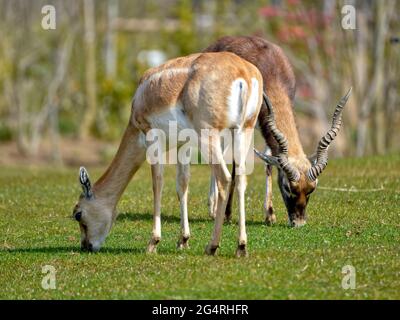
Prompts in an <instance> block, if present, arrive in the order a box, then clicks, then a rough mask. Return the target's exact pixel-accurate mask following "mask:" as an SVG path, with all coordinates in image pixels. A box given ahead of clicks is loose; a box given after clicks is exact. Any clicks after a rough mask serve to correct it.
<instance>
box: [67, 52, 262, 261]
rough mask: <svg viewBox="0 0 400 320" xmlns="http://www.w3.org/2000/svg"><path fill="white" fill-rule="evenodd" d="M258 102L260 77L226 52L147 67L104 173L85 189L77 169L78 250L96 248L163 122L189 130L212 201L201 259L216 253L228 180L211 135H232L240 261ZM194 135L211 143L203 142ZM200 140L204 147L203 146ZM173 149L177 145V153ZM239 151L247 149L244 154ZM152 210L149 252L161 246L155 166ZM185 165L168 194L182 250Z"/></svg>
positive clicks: (159, 177) (157, 169) (159, 176)
mask: <svg viewBox="0 0 400 320" xmlns="http://www.w3.org/2000/svg"><path fill="white" fill-rule="evenodd" d="M261 103H262V76H261V74H260V72H259V71H258V69H257V68H256V67H255V66H254V65H252V64H251V63H249V62H247V61H245V60H243V59H241V58H240V57H238V56H236V55H235V54H233V53H229V52H223V53H200V54H193V55H190V56H187V57H182V58H177V59H174V60H170V61H168V62H166V63H165V64H163V65H161V66H159V67H157V68H152V69H150V70H149V71H147V72H146V73H145V74H144V76H143V77H142V79H141V81H140V83H139V87H138V89H137V91H136V93H135V96H134V99H133V103H132V113H131V118H130V122H129V124H128V127H127V129H126V131H125V134H124V136H123V138H122V141H121V144H120V146H119V149H118V151H117V154H116V156H115V158H114V159H113V161H112V163H111V165H110V166H109V168H108V169H107V171H106V172H105V173H104V174H103V175H102V176H101V178H100V179H99V180H98V181H97V182H96V183H95V184H94V185H93V186H92V185H91V183H90V181H89V176H88V174H87V172H86V170H85V169H84V168H81V169H80V183H81V185H82V188H83V193H82V195H81V196H80V199H79V202H78V204H77V205H76V206H75V208H74V211H73V215H74V217H75V219H76V220H77V221H79V226H80V229H81V246H82V248H83V249H86V250H90V251H97V250H99V249H100V246H101V245H102V243H103V241H104V240H105V238H106V236H107V234H108V233H109V232H110V229H111V227H112V224H113V222H114V221H115V218H116V205H117V203H118V201H119V199H120V197H121V194H122V193H123V191H124V189H125V188H126V186H127V184H128V183H129V181H130V180H131V178H132V176H133V174H134V173H135V172H136V171H137V170H138V169H139V167H140V166H141V164H142V163H143V162H144V160H145V158H146V149H147V148H150V146H149V145H148V143H147V135H148V134H149V133H151V132H152V130H154V129H156V130H162V131H164V132H168V130H169V126H170V122H171V121H172V122H175V123H177V127H178V128H179V130H180V131H181V130H184V129H193V130H195V132H196V133H197V135H198V136H199V137H200V139H202V141H201V142H202V143H204V144H205V145H206V148H205V150H206V151H205V153H207V154H209V155H210V157H211V158H212V159H214V160H216V161H213V162H212V163H211V169H212V173H213V175H214V176H215V180H216V183H217V187H218V192H219V197H218V203H217V207H216V208H217V209H216V218H215V225H214V230H213V233H212V237H211V241H210V243H209V244H208V245H207V247H206V253H207V254H215V252H216V249H217V248H218V246H219V242H220V237H221V229H222V225H223V220H224V213H225V208H226V203H227V199H228V198H227V195H228V192H229V187H230V182H231V175H230V172H229V170H228V168H227V165H226V163H225V160H224V158H223V153H222V148H221V137H220V135H219V132H220V131H222V130H225V129H229V130H236V131H237V135H236V136H235V140H234V143H235V145H236V148H237V149H238V150H239V151H240V152H238V157H237V158H235V163H236V168H235V170H236V175H235V179H234V180H236V190H237V192H238V199H239V241H238V249H237V251H236V254H237V255H238V256H243V255H246V253H247V251H246V243H247V235H246V230H245V206H244V203H245V197H244V194H245V189H246V176H245V175H244V168H243V167H244V166H245V161H244V160H245V159H244V158H245V157H244V155H245V154H247V150H248V149H249V147H250V143H249V141H250V140H251V135H252V134H253V129H254V126H255V124H256V121H257V117H258V113H259V110H260V108H261ZM202 130H210V132H211V136H206V138H203V136H202V135H201V131H202ZM203 140H204V141H203ZM177 147H178V149H179V148H180V146H179V145H178V146H177ZM246 148H247V150H246ZM151 172H152V179H153V195H154V211H153V232H152V236H151V240H150V242H149V245H148V247H147V251H148V252H155V251H156V246H157V244H158V243H159V241H160V239H161V218H160V214H161V193H162V187H163V164H162V163H154V164H152V165H151ZM188 182H189V164H182V163H179V162H178V164H177V176H176V189H177V194H178V198H179V200H180V214H181V235H180V239H179V242H178V247H180V248H185V247H187V245H188V239H189V237H190V230H189V222H188V212H187V196H188Z"/></svg>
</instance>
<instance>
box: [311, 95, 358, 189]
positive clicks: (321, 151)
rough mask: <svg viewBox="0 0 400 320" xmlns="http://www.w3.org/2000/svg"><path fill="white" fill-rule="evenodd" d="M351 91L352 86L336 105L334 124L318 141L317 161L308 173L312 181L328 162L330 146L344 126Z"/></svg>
mask: <svg viewBox="0 0 400 320" xmlns="http://www.w3.org/2000/svg"><path fill="white" fill-rule="evenodd" d="M351 91H352V88H350V89H349V91H347V93H346V95H345V96H344V97H343V98H342V99H340V101H339V103H338V104H337V106H336V110H335V113H334V114H333V120H332V126H331V128H330V129H329V131H328V132H327V133H326V134H325V135H324V136H323V137H322V138H321V140H320V141H319V143H318V148H317V160H316V163H315V164H314V165H313V166H312V167H311V168H310V169H309V170H308V173H307V178H308V180H310V181H315V180H316V179H317V178H318V176H319V175H320V174H321V172H322V171H324V169H325V167H326V166H327V164H328V148H329V145H330V144H331V142H332V141H333V140H334V139H335V138H336V136H337V134H338V132H339V130H340V127H341V126H342V111H343V108H344V106H345V105H346V102H347V100H348V99H349V97H350V95H351Z"/></svg>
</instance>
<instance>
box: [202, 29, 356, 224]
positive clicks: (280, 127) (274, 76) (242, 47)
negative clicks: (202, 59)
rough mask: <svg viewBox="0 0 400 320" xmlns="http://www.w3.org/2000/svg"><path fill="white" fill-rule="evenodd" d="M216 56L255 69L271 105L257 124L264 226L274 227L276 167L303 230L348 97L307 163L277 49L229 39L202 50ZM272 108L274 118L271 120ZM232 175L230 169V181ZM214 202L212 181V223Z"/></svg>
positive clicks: (286, 69) (292, 220) (287, 69)
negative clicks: (240, 60)
mask: <svg viewBox="0 0 400 320" xmlns="http://www.w3.org/2000/svg"><path fill="white" fill-rule="evenodd" d="M221 51H228V52H233V53H235V54H236V55H238V56H239V57H241V58H243V59H245V60H247V61H249V62H251V63H252V64H254V65H255V66H256V67H257V68H258V69H259V70H260V72H261V74H262V76H263V85H264V92H266V93H267V96H268V98H269V99H270V101H271V103H266V104H263V106H262V107H261V110H260V113H259V116H258V123H257V127H258V128H259V129H260V130H261V134H262V136H263V137H264V140H265V143H266V145H267V151H268V153H266V154H261V153H260V152H258V151H257V152H256V154H257V155H258V156H259V157H260V158H261V159H263V160H264V161H265V163H266V192H265V200H264V212H265V222H266V223H267V225H270V224H272V223H274V222H275V221H276V216H275V214H274V211H273V206H272V166H275V167H277V168H278V184H279V189H280V191H281V195H282V198H283V200H284V203H285V205H286V209H287V212H288V218H289V224H290V225H291V226H294V227H298V226H302V225H304V224H305V223H306V206H307V203H308V199H309V197H310V194H311V193H312V192H313V191H314V190H315V187H316V185H317V177H318V176H319V175H320V174H321V172H322V171H323V169H324V168H325V166H326V164H327V161H328V153H327V152H328V147H329V144H330V143H331V142H332V141H333V139H334V138H335V137H336V134H337V133H338V131H339V129H340V126H341V111H342V108H343V107H344V105H345V104H346V102H347V99H348V97H349V95H350V91H349V92H348V93H347V94H346V96H345V97H343V98H342V100H341V101H340V103H339V105H338V107H337V108H336V111H335V113H334V116H333V125H332V128H331V130H329V131H328V133H327V134H326V135H325V136H324V137H323V138H322V139H321V141H320V142H319V145H318V150H317V153H316V158H314V159H311V161H310V160H309V159H308V158H307V156H306V155H305V153H304V151H303V147H302V145H301V143H300V139H299V134H298V131H297V128H296V123H295V118H294V115H293V110H292V107H293V100H294V96H295V91H296V80H295V76H294V73H293V70H292V67H291V65H290V63H289V61H288V59H287V57H286V56H285V54H284V53H283V51H282V49H281V48H280V47H278V46H277V45H275V44H273V43H271V42H268V41H266V40H264V39H262V38H259V37H231V36H228V37H223V38H221V39H219V40H217V41H216V42H215V43H214V44H212V45H210V46H209V47H208V48H207V49H205V50H204V52H221ZM268 98H267V100H266V101H268ZM271 104H272V105H273V107H274V111H275V112H274V114H275V115H272V114H271V112H272V106H271ZM311 162H313V163H311ZM234 170H235V166H233V170H232V175H234ZM233 191H234V181H232V184H231V188H230V194H229V198H228V204H227V208H226V213H225V214H226V219H227V220H229V219H230V216H231V206H232V194H233ZM217 199H218V189H217V187H216V183H215V178H214V177H211V184H210V193H209V213H210V216H212V217H215V212H216V203H217Z"/></svg>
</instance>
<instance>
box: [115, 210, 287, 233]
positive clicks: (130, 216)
mask: <svg viewBox="0 0 400 320" xmlns="http://www.w3.org/2000/svg"><path fill="white" fill-rule="evenodd" d="M161 219H162V221H166V222H174V223H178V224H179V223H180V217H179V215H167V214H162V213H161ZM117 220H118V221H125V220H126V221H153V215H152V214H151V213H148V212H145V213H144V212H123V213H120V214H119V216H118V218H117ZM189 223H190V224H192V223H193V224H196V223H211V224H214V220H213V219H212V218H210V217H208V216H206V217H204V218H199V217H190V216H189ZM227 224H237V221H230V222H225V225H227ZM246 225H248V226H262V225H264V226H265V227H267V226H266V224H265V222H264V221H261V220H247V221H246ZM272 227H273V228H276V227H278V228H285V229H288V228H290V227H289V226H288V224H287V223H276V224H274V225H273V226H272Z"/></svg>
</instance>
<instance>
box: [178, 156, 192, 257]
mask: <svg viewBox="0 0 400 320" xmlns="http://www.w3.org/2000/svg"><path fill="white" fill-rule="evenodd" d="M189 179H190V165H189V164H180V163H179V162H178V165H177V171H176V193H177V195H178V199H179V205H180V212H181V235H180V238H179V240H178V245H177V246H178V249H184V248H188V247H189V244H188V241H189V238H190V229H189V219H188V210H187V198H188V189H189V188H188V187H189Z"/></svg>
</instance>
